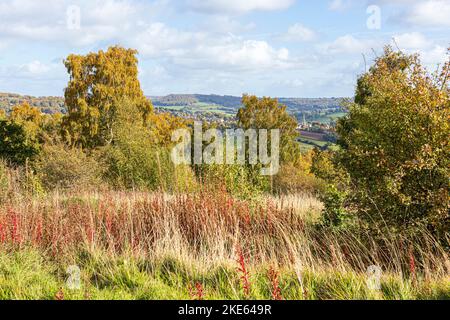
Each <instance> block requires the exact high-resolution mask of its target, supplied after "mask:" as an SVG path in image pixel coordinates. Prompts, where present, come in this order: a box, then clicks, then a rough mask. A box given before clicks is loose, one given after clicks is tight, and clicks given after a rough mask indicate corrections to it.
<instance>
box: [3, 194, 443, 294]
mask: <svg viewBox="0 0 450 320" xmlns="http://www.w3.org/2000/svg"><path fill="white" fill-rule="evenodd" d="M301 203H307V204H308V205H301ZM319 211H320V203H319V202H317V201H314V200H312V199H311V197H309V196H305V197H304V198H302V197H301V196H298V197H296V198H294V197H290V198H272V197H267V198H264V199H263V200H260V201H241V200H236V199H235V198H233V197H231V196H229V195H228V194H227V193H226V192H223V193H217V192H216V193H212V192H208V191H202V192H199V193H195V194H190V195H182V194H178V195H168V194H165V193H138V192H102V193H80V194H73V193H72V194H58V193H54V194H52V195H49V196H47V197H44V198H40V199H36V198H29V199H22V200H21V201H6V202H5V201H3V202H2V203H1V204H0V248H1V249H0V250H1V252H3V253H5V252H7V253H8V254H10V253H20V252H24V251H26V250H32V251H33V252H39V253H40V254H41V255H42V256H43V257H45V260H48V261H52V263H54V264H56V265H60V266H63V265H68V264H78V265H80V267H81V268H82V269H83V268H84V269H86V270H91V271H89V272H90V274H91V276H90V278H89V281H88V282H89V283H91V284H92V283H93V284H94V287H95V288H96V289H95V290H98V288H99V287H100V288H102V287H108V283H112V282H114V281H119V283H120V285H121V286H125V287H126V288H128V289H129V288H130V287H131V288H137V287H140V288H141V289H142V288H144V287H145V288H147V290H150V289H149V288H148V286H150V287H151V286H153V285H156V284H155V283H154V281H155V279H159V280H158V281H162V282H161V283H159V284H158V285H157V286H162V287H161V290H163V291H164V290H166V291H167V295H166V296H164V295H157V296H155V297H156V298H158V297H159V298H171V297H172V296H171V295H170V294H169V292H173V291H172V289H174V288H176V289H177V290H181V292H183V294H185V296H183V295H182V296H181V298H189V297H190V296H189V289H188V288H189V286H191V291H192V288H196V289H195V290H196V291H197V292H198V291H199V288H201V290H200V291H201V292H202V294H201V296H202V297H203V296H205V297H206V298H219V297H220V298H231V299H235V298H268V299H270V298H271V297H277V298H286V299H321V298H343V299H345V298H374V297H375V298H376V296H373V295H371V294H370V292H368V291H367V290H366V289H365V287H366V285H365V279H366V277H367V276H366V270H367V268H368V267H369V266H371V265H377V266H379V267H381V268H382V270H383V271H384V276H383V282H382V283H383V285H384V289H383V290H384V291H383V298H418V297H423V298H426V297H427V294H423V296H420V294H422V293H423V292H424V290H425V289H423V288H426V290H428V291H430V290H431V291H432V290H434V289H431V288H434V286H435V285H436V284H437V285H438V287H439V288H440V289H439V290H440V291H439V292H440V293H439V295H438V296H439V297H442V296H444V297H448V296H449V292H450V288H448V286H447V285H445V284H448V283H449V282H448V281H449V280H450V278H449V270H450V263H449V257H448V252H447V251H446V250H445V248H443V247H442V246H441V245H440V244H439V243H438V242H437V241H435V240H434V239H433V238H432V237H431V236H430V235H429V234H428V233H427V232H426V231H423V233H422V234H421V236H417V237H415V238H409V237H407V236H400V235H391V234H385V235H383V236H382V237H379V238H377V239H373V238H371V237H370V235H369V234H367V233H365V232H363V231H361V230H360V231H357V232H356V231H355V230H351V231H330V230H326V229H322V228H318V227H317V226H316V225H315V224H314V223H313V221H314V219H310V218H309V217H308V215H309V213H310V214H312V215H317V212H319ZM236 248H240V249H239V250H236ZM124 259H125V260H128V261H132V262H130V263H131V264H130V265H123V263H120V261H122V260H124ZM118 261H119V262H118ZM139 261H141V262H142V261H144V262H145V263H141V262H139ZM238 262H239V263H238ZM133 263H135V264H134V267H133V266H132V265H133ZM142 265H146V266H147V267H145V268H142ZM413 265H414V266H413ZM121 266H122V267H123V268H124V269H121V268H122V267H121ZM139 266H140V267H139ZM275 269H276V270H280V271H279V273H278V271H277V272H274V271H273V270H275ZM0 270H1V269H0ZM271 270H272V271H271ZM124 272H125V275H124V274H123V273H124ZM130 272H131V275H130ZM60 273H61V272H60ZM269 274H270V276H269ZM149 275H151V279H152V280H151V281H150V280H149V279H148V277H149ZM60 276H61V275H60ZM128 276H130V277H131V278H133V279H131V280H130V279H128V280H127V277H128ZM123 277H125V279H122V278H123ZM134 277H136V278H137V279H134ZM108 279H109V280H108ZM112 279H115V280H114V281H113V280H112ZM117 279H119V280H117ZM205 279H209V280H206V282H205ZM5 281H6V280H5ZM148 281H150V282H148ZM149 283H150V284H149ZM151 283H153V284H151ZM208 283H209V285H205V287H204V289H203V286H204V284H208ZM164 286H168V287H171V288H172V289H171V290H169V289H167V288H166V289H163V287H164ZM200 286H201V287H200ZM405 288H406V289H405ZM418 288H421V289H420V290H418ZM195 290H194V291H195ZM208 290H212V291H210V293H209V296H208ZM402 290H406V293H405V294H402V293H401V292H402ZM414 290H416V291H414ZM417 290H418V291H417ZM426 290H425V291H426ZM428 291H426V292H428ZM212 292H213V294H212ZM411 292H415V293H414V294H412V293H411ZM442 292H444V293H443V294H442ZM419 293H420V294H419ZM196 295H198V294H196ZM430 295H431V294H430ZM431 296H432V295H431ZM44 297H45V295H44ZM99 297H102V296H99ZM132 297H135V296H132ZM79 298H80V297H79ZM81 298H82V297H81ZM178 298H180V296H178Z"/></svg>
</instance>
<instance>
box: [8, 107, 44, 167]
mask: <svg viewBox="0 0 450 320" xmlns="http://www.w3.org/2000/svg"><path fill="white" fill-rule="evenodd" d="M42 121H43V118H42V115H41V113H40V111H39V110H38V109H37V108H34V107H31V106H30V105H29V104H28V103H27V102H24V103H22V104H20V105H18V106H15V107H13V109H12V111H11V113H10V114H9V115H8V116H7V115H4V116H3V118H2V117H0V157H2V158H5V159H7V160H8V161H10V162H11V163H13V164H15V165H22V164H24V163H25V162H26V161H27V159H32V158H34V157H35V156H36V155H37V154H38V153H39V151H40V149H41V143H42V127H41V125H42V123H43V122H42Z"/></svg>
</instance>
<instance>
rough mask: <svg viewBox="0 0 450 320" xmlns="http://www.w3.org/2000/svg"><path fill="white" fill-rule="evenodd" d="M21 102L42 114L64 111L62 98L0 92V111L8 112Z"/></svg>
mask: <svg viewBox="0 0 450 320" xmlns="http://www.w3.org/2000/svg"><path fill="white" fill-rule="evenodd" d="M23 102H28V103H29V104H30V105H31V106H33V107H37V108H39V109H40V110H41V111H42V112H43V113H48V114H53V113H57V112H64V111H65V109H64V99H63V98H62V97H32V96H22V95H19V94H14V93H1V92H0V109H3V110H6V111H7V112H8V111H10V110H11V109H12V107H14V106H16V105H18V104H21V103H23Z"/></svg>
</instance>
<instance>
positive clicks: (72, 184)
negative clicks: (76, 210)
mask: <svg viewBox="0 0 450 320" xmlns="http://www.w3.org/2000/svg"><path fill="white" fill-rule="evenodd" d="M36 168H37V171H38V174H39V176H40V177H41V180H42V183H43V185H44V187H45V188H46V189H47V190H53V189H63V190H64V189H79V188H91V187H97V186H99V185H100V183H101V181H100V177H101V168H100V165H99V164H98V162H97V161H96V160H95V158H94V157H93V156H89V155H87V154H86V153H85V152H83V150H81V149H78V148H71V147H67V146H66V145H64V144H55V145H45V146H44V147H43V150H42V152H41V154H40V156H39V158H38V160H37V162H36Z"/></svg>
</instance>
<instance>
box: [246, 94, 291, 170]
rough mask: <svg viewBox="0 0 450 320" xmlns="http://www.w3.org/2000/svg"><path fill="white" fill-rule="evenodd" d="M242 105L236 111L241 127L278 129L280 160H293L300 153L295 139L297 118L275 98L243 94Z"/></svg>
mask: <svg viewBox="0 0 450 320" xmlns="http://www.w3.org/2000/svg"><path fill="white" fill-rule="evenodd" d="M242 104H243V107H242V108H241V109H239V111H238V113H237V118H238V125H239V127H241V128H243V129H267V130H271V129H279V130H280V159H281V162H290V161H295V160H296V159H297V158H298V157H299V155H300V148H299V145H298V143H297V141H296V139H297V137H298V132H297V120H296V119H295V118H294V117H292V116H290V115H289V114H288V112H287V111H286V106H284V105H281V104H279V103H278V100H277V99H272V98H268V97H264V98H261V99H259V98H258V97H256V96H249V95H244V96H243V98H242Z"/></svg>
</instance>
